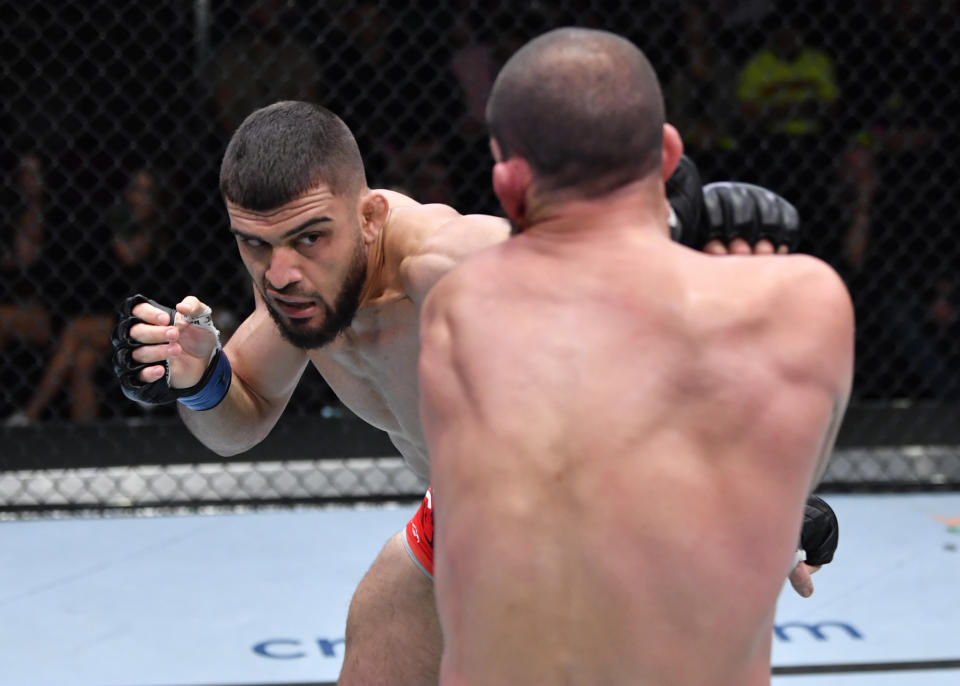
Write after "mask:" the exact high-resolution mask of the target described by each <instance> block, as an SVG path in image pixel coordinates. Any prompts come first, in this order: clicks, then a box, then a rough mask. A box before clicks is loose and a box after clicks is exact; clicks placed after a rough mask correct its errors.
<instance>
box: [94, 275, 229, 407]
mask: <svg viewBox="0 0 960 686" xmlns="http://www.w3.org/2000/svg"><path fill="white" fill-rule="evenodd" d="M140 303H149V304H150V305H153V306H154V307H156V308H157V309H160V310H163V311H165V312H166V313H167V314H168V315H170V324H171V325H172V324H173V322H174V319H175V317H176V315H177V312H176V310H174V309H172V308H170V307H166V306H165V305H161V304H160V303H158V302H156V301H155V300H151V299H150V298H147V297H145V296H142V295H140V294H139V293H138V294H137V295H133V296H130V297H129V298H127V299H126V300H124V301H123V303H122V304H121V306H120V312H119V318H118V320H117V324H116V326H115V327H114V328H113V333H112V334H111V337H110V338H111V342H112V343H113V372H114V374H116V375H117V378H118V379H120V388H121V389H122V390H123V394H124V395H125V396H127V397H128V398H130V400H135V401H137V402H141V403H146V404H148V405H165V404H167V403H172V402H174V401H175V400H177V399H178V398H183V397H186V396H193V395H196V394H197V393H198V392H200V391H201V390H203V389H204V388H205V387H206V386H207V383H208V382H209V381H210V379H211V377H212V376H213V375H214V373H216V372H217V371H218V368H220V369H221V371H222V365H219V364H218V362H220V359H219V358H220V356H221V355H222V354H223V353H222V351H221V350H220V348H219V345H218V346H217V351H216V353H215V354H214V356H213V359H211V360H210V363H209V364H208V365H207V370H206V371H205V372H204V374H203V377H202V378H201V379H200V381H198V382H197V383H196V385H194V386H191V387H190V388H171V387H170V364H169V363H168V362H167V361H166V360H164V361H163V362H150V363H143V362H137V361H136V360H134V359H133V351H134V350H135V349H136V348H139V347H141V346H143V345H145V344H144V343H140V342H139V341H136V340H134V339H133V338H132V337H131V336H130V328H131V327H132V326H133V325H134V324H139V323H141V322H143V320H142V319H140V318H138V317H137V316H136V315H134V314H133V308H134V307H136V306H137V305H139V304H140ZM191 323H194V322H191ZM201 325H202V326H205V327H206V328H210V329H211V330H213V331H214V332H215V333H216V329H214V328H213V326H212V323H210V324H207V323H204V324H201ZM157 364H162V365H163V366H164V368H166V370H167V373H166V374H165V375H164V376H162V377H160V378H159V379H158V380H156V381H153V382H151V383H145V382H144V381H141V380H140V372H141V371H142V370H144V369H146V368H147V367H152V366H154V365H157ZM225 382H226V383H227V385H229V379H227V380H226V381H225Z"/></svg>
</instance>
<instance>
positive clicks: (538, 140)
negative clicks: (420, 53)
mask: <svg viewBox="0 0 960 686" xmlns="http://www.w3.org/2000/svg"><path fill="white" fill-rule="evenodd" d="M663 122H664V105H663V95H662V94H661V91H660V84H659V81H658V79H657V75H656V73H655V72H654V70H653V67H652V66H650V62H649V61H648V60H647V58H646V56H645V55H644V54H643V52H642V51H640V49H638V48H637V47H636V46H635V45H634V44H633V43H631V42H630V41H628V40H627V39H625V38H622V37H620V36H617V35H615V34H612V33H608V32H606V31H597V30H592V29H581V28H563V29H555V30H553V31H550V32H548V33H545V34H543V35H542V36H539V37H538V38H535V39H534V40H532V41H530V42H529V43H527V44H526V45H525V46H524V47H522V48H521V49H520V50H519V51H517V53H516V54H514V55H513V57H511V58H510V59H509V60H508V61H507V63H506V64H505V65H504V67H503V69H502V70H501V71H500V74H499V75H498V76H497V79H496V81H495V83H494V85H493V89H492V91H491V93H490V98H489V100H488V102H487V124H488V126H489V129H490V135H491V137H492V138H493V139H494V140H495V141H496V142H497V145H498V146H499V147H500V152H501V154H502V156H503V158H504V159H508V158H510V157H512V156H513V155H519V156H520V157H523V158H524V159H526V160H527V161H528V162H529V163H530V166H531V167H532V169H533V172H534V174H535V175H536V179H537V184H538V186H539V187H540V188H541V189H543V190H561V189H573V190H576V191H578V192H579V193H581V194H583V195H588V196H596V195H602V194H604V193H608V192H610V191H612V190H614V189H616V188H619V187H620V186H623V185H625V184H626V183H629V182H630V181H633V180H636V179H638V178H642V177H644V176H646V175H647V174H650V173H652V172H653V171H655V170H656V169H658V168H659V166H660V160H661V152H662V146H663Z"/></svg>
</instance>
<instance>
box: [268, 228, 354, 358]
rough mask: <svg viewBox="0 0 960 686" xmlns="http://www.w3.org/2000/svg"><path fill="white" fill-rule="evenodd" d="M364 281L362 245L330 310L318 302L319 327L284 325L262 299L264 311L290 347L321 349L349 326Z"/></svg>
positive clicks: (285, 322)
mask: <svg viewBox="0 0 960 686" xmlns="http://www.w3.org/2000/svg"><path fill="white" fill-rule="evenodd" d="M366 281H367V253H366V250H364V248H363V243H360V247H359V249H358V251H357V252H356V253H354V260H353V264H352V265H351V266H350V271H349V272H348V273H347V278H346V279H344V282H343V285H342V286H341V287H340V293H339V295H337V299H336V302H334V306H333V307H330V305H329V304H327V302H326V301H323V300H321V301H319V303H318V304H319V306H320V307H321V308H323V315H324V316H323V324H322V325H321V326H320V328H318V329H310V328H308V326H307V324H306V323H305V324H304V325H303V326H300V325H297V324H291V323H290V322H288V321H286V320H285V319H284V318H283V317H282V316H281V314H280V313H279V312H277V311H276V310H275V309H274V308H273V306H272V305H271V304H270V301H269V300H267V298H266V297H264V302H265V303H266V305H267V311H268V312H269V313H270V317H271V318H272V319H273V322H274V323H275V324H276V325H277V328H278V329H280V334H281V335H282V336H283V338H284V339H285V340H286V341H287V342H288V343H290V344H292V345H295V346H296V347H298V348H302V349H304V350H313V349H314V348H322V347H323V346H325V345H326V344H327V343H329V342H330V341H332V340H333V339H334V338H336V337H337V336H338V335H340V333H342V332H343V331H344V330H345V329H346V328H347V327H349V326H350V324H351V322H353V317H354V315H356V313H357V308H359V306H360V295H361V294H362V293H363V287H364V285H366Z"/></svg>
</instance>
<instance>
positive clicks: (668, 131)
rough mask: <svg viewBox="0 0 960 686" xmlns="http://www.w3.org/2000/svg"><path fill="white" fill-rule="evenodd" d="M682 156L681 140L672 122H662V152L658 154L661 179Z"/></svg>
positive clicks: (670, 173)
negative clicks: (661, 173)
mask: <svg viewBox="0 0 960 686" xmlns="http://www.w3.org/2000/svg"><path fill="white" fill-rule="evenodd" d="M682 156H683V140H682V139H681V138H680V133H679V132H678V131H677V130H676V129H675V128H674V127H673V125H672V124H667V123H666V122H664V124H663V152H662V153H661V156H660V161H661V168H662V172H663V180H664V181H666V180H667V179H669V178H670V177H671V176H673V172H674V171H675V170H676V168H677V165H678V164H680V158H681V157H682Z"/></svg>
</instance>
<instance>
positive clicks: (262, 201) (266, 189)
mask: <svg viewBox="0 0 960 686" xmlns="http://www.w3.org/2000/svg"><path fill="white" fill-rule="evenodd" d="M321 183H325V184H327V185H328V186H329V187H330V190H331V192H333V193H334V194H337V195H339V194H343V193H358V192H360V191H361V190H362V189H363V188H364V187H365V186H366V183H367V180H366V176H365V174H364V170H363V158H362V157H361V156H360V149H359V148H358V147H357V141H356V139H355V138H354V137H353V133H352V132H351V131H350V129H349V127H348V126H347V125H346V124H345V123H344V122H343V120H342V119H340V117H338V116H337V115H335V114H334V113H333V112H331V111H330V110H328V109H326V108H325V107H321V106H320V105H316V104H313V103H308V102H299V101H295V100H283V101H281V102H277V103H274V104H272V105H269V106H267V107H263V108H261V109H258V110H256V111H254V112H253V113H252V114H250V115H249V116H248V117H247V118H246V119H244V120H243V123H242V124H240V126H239V127H237V130H236V131H235V132H234V134H233V136H232V137H231V138H230V142H229V143H228V144H227V150H226V152H225V153H224V155H223V162H222V163H221V165H220V193H221V194H222V195H223V197H224V198H226V199H227V200H229V201H230V202H233V203H236V204H237V205H239V206H240V207H243V208H245V209H249V210H253V211H256V212H265V211H267V210H272V209H275V208H277V207H280V206H281V205H284V204H286V203H288V202H290V201H291V200H293V199H294V198H296V197H299V196H300V195H302V194H303V193H305V192H307V191H309V190H310V189H312V188H316V187H317V186H319V185H320V184H321Z"/></svg>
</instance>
